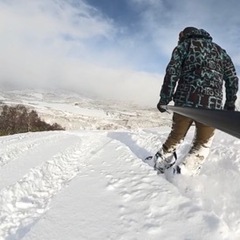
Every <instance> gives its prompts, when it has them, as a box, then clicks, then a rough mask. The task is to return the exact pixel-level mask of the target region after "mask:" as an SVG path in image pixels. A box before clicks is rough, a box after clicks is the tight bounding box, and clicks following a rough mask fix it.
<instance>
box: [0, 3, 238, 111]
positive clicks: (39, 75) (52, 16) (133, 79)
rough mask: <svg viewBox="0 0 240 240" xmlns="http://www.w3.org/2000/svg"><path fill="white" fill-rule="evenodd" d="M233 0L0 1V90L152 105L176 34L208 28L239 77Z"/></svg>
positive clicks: (236, 10)
mask: <svg viewBox="0 0 240 240" xmlns="http://www.w3.org/2000/svg"><path fill="white" fill-rule="evenodd" d="M239 10H240V1H238V0H228V1H225V0H201V1H199V0H181V1H176V0H0V34H1V36H0V39H1V41H0V53H1V54H0V60H1V71H0V83H1V85H2V87H23V88H25V87H31V88H46V87H50V88H66V89H70V90H74V91H78V92H81V93H84V94H91V95H92V96H104V97H107V98H112V97H115V98H118V99H120V100H126V99H129V100H131V101H135V102H138V103H141V104H147V105H152V106H154V107H155V105H156V102H157V101H158V98H159V97H158V96H159V90H160V87H161V83H162V79H163V76H164V73H165V68H166V65H167V63H168V61H169V58H170V55H171V52H172V50H173V48H174V47H175V46H176V44H177V40H178V39H177V38H178V33H179V31H181V30H182V29H183V28H185V27H186V26H195V27H198V28H203V29H205V30H207V31H208V32H209V33H210V34H211V35H212V37H213V39H214V41H215V42H216V43H218V44H220V45H221V46H222V47H223V48H225V49H226V50H227V52H228V53H229V54H230V56H231V57H232V59H233V62H234V63H235V65H236V68H237V71H238V72H240V31H239V26H240V18H239Z"/></svg>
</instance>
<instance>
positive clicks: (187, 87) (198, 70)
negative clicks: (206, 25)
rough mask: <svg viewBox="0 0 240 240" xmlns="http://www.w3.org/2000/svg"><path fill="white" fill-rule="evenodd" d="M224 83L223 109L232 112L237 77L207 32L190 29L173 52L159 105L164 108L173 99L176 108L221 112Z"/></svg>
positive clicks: (221, 50) (225, 55)
mask: <svg viewBox="0 0 240 240" xmlns="http://www.w3.org/2000/svg"><path fill="white" fill-rule="evenodd" d="M224 81H225V91H226V102H225V105H224V108H225V109H229V110H234V108H235V101H236V98H237V96H236V94H237V91H238V77H237V76H236V71H235V67H234V65H233V63H232V60H231V58H230V57H229V55H228V54H227V53H226V51H225V50H223V49H222V48H221V47H220V46H218V45H217V44H216V43H214V42H212V37H211V36H210V34H209V33H208V32H206V31H205V30H203V29H194V30H192V31H190V32H188V33H187V34H185V35H184V37H182V38H181V39H180V41H179V43H178V45H177V47H176V48H175V49H174V50H173V53H172V57H171V60H170V62H169V64H168V66H167V69H166V75H165V77H164V82H163V85H162V89H161V92H160V103H161V104H163V105H167V104H168V103H169V102H170V101H172V100H173V101H174V102H175V105H176V106H189V107H198V108H209V109H221V108H222V101H223V90H222V88H223V82H224ZM177 83H178V84H177ZM176 84H177V87H176ZM175 87H176V91H175ZM174 91H175V92H174Z"/></svg>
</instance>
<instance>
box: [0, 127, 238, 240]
mask: <svg viewBox="0 0 240 240" xmlns="http://www.w3.org/2000/svg"><path fill="white" fill-rule="evenodd" d="M168 131H169V128H168V127H163V128H157V129H151V130H150V129H148V130H146V129H140V130H134V131H130V130H129V131H128V130H125V131H120V130H119V131H86V130H85V131H62V132H41V133H26V134H17V135H12V136H6V137H1V138H0V188H1V190H0V239H1V240H2V239H7V240H13V239H14V240H15V239H24V240H45V239H48V240H66V239H71V240H75V239H76V240H79V239H80V240H85V239H91V240H95V239H96V240H99V239H112V240H116V239H118V240H135V239H136V240H155V239H156V240H158V239H168V240H183V239H185V240H205V239H206V240H207V239H216V240H221V239H225V240H229V239H233V240H236V239H240V201H239V198H240V186H239V182H240V140H239V139H237V138H234V137H231V136H230V135H227V134H225V133H223V132H220V131H217V132H216V137H215V139H214V142H213V147H212V151H211V154H210V156H209V157H208V159H207V162H206V163H205V165H204V166H203V168H202V171H201V174H200V175H199V176H195V177H190V176H181V175H178V176H171V175H170V174H169V173H168V174H166V175H157V174H156V172H155V171H154V170H153V168H152V166H151V163H149V162H144V161H143V160H142V159H144V158H145V157H146V156H147V155H149V154H150V153H152V152H154V151H156V150H157V149H158V147H159V146H160V144H161V142H162V141H163V140H164V139H165V138H166V136H167V133H168ZM192 135H193V129H191V130H190V133H189V134H188V135H187V137H186V141H185V143H184V144H183V145H182V146H181V147H180V148H179V150H178V156H179V158H181V157H183V156H184V154H186V152H187V149H188V148H189V146H190V141H191V138H192Z"/></svg>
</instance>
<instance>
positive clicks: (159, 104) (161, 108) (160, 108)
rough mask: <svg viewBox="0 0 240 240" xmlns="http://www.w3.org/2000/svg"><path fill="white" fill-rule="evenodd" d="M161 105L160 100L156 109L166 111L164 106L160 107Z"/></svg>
mask: <svg viewBox="0 0 240 240" xmlns="http://www.w3.org/2000/svg"><path fill="white" fill-rule="evenodd" d="M163 105H164V104H162V103H160V102H159V103H158V104H157V109H158V110H159V111H160V112H161V113H163V112H166V111H167V110H166V109H165V108H163V107H162V106H163Z"/></svg>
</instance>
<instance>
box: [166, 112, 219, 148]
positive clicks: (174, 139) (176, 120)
mask: <svg viewBox="0 0 240 240" xmlns="http://www.w3.org/2000/svg"><path fill="white" fill-rule="evenodd" d="M193 123H195V127H196V130H195V136H194V139H193V143H192V147H191V149H190V152H189V153H191V152H195V151H198V150H199V149H200V148H201V147H207V145H208V143H209V142H210V139H211V138H212V137H213V135H214V130H215V128H213V127H209V126H206V125H204V124H202V123H199V122H197V121H194V120H193V119H191V118H188V117H185V116H182V115H180V114H177V113H174V114H173V118H172V130H171V132H170V134H169V136H168V138H167V140H166V141H165V143H164V144H163V149H164V151H167V152H168V151H173V150H175V149H176V147H177V145H178V144H179V143H180V142H181V140H183V139H184V137H185V136H186V134H187V132H188V130H189V128H190V127H191V125H192V124H193Z"/></svg>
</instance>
